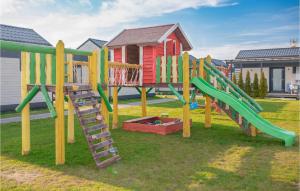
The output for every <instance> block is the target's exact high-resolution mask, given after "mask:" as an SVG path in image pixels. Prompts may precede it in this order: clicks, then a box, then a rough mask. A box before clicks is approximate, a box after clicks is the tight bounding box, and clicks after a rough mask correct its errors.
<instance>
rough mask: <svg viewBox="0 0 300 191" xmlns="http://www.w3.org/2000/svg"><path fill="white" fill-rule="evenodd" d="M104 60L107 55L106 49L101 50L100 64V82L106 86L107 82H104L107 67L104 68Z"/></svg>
mask: <svg viewBox="0 0 300 191" xmlns="http://www.w3.org/2000/svg"><path fill="white" fill-rule="evenodd" d="M104 59H105V54H104V48H103V49H102V50H101V62H100V70H101V72H100V81H101V84H104V83H105V80H104V69H105V66H104Z"/></svg>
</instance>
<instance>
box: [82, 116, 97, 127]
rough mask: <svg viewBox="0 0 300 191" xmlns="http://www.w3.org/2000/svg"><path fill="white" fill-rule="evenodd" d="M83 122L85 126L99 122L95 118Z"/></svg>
mask: <svg viewBox="0 0 300 191" xmlns="http://www.w3.org/2000/svg"><path fill="white" fill-rule="evenodd" d="M81 121H82V124H83V125H87V124H89V123H95V122H97V119H96V118H95V117H91V118H85V119H82V120H81Z"/></svg>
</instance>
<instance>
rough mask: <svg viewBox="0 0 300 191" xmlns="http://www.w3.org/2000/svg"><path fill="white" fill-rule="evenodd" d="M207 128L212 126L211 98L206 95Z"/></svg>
mask: <svg viewBox="0 0 300 191" xmlns="http://www.w3.org/2000/svg"><path fill="white" fill-rule="evenodd" d="M204 126H205V128H210V127H211V99H210V97H209V96H205V125H204Z"/></svg>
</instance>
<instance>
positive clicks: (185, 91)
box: [183, 52, 191, 137]
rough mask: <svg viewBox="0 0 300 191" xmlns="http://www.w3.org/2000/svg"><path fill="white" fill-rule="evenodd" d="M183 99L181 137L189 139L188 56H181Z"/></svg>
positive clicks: (186, 54) (185, 54)
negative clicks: (184, 102)
mask: <svg viewBox="0 0 300 191" xmlns="http://www.w3.org/2000/svg"><path fill="white" fill-rule="evenodd" d="M183 98H184V100H185V101H186V104H185V105H184V106H183V137H190V136H191V132H190V75H189V54H188V53H187V52H185V53H184V54H183Z"/></svg>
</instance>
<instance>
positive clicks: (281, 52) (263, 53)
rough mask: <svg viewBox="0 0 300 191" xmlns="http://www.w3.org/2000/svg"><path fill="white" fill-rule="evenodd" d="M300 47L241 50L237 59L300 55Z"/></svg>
mask: <svg viewBox="0 0 300 191" xmlns="http://www.w3.org/2000/svg"><path fill="white" fill-rule="evenodd" d="M299 56H300V47H295V48H271V49H257V50H240V52H239V53H238V55H237V56H236V58H235V59H249V58H252V59H253V58H274V57H299Z"/></svg>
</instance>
